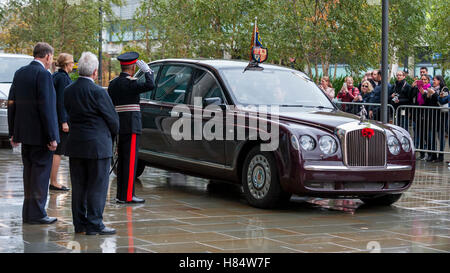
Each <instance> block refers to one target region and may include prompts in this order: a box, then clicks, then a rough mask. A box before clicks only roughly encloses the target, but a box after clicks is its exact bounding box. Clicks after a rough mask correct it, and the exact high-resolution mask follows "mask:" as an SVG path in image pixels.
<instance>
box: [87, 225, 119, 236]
mask: <svg viewBox="0 0 450 273" xmlns="http://www.w3.org/2000/svg"><path fill="white" fill-rule="evenodd" d="M113 234H116V230H115V229H113V228H107V227H105V228H103V229H102V230H95V231H86V235H113Z"/></svg>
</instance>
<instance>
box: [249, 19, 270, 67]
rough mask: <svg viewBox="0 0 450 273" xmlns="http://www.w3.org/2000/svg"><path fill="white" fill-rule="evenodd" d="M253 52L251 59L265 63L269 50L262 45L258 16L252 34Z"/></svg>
mask: <svg viewBox="0 0 450 273" xmlns="http://www.w3.org/2000/svg"><path fill="white" fill-rule="evenodd" d="M251 47H252V53H251V58H250V61H254V62H256V63H263V62H265V61H266V60H267V57H268V51H267V48H265V47H263V46H262V43H261V37H260V36H259V30H258V18H255V28H254V30H253V36H252V46H251Z"/></svg>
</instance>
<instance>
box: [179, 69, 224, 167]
mask: <svg viewBox="0 0 450 273" xmlns="http://www.w3.org/2000/svg"><path fill="white" fill-rule="evenodd" d="M196 98H197V99H196ZM213 98H220V103H216V104H222V105H226V99H225V96H224V93H223V90H222V88H221V87H220V84H219V83H218V81H217V79H216V78H215V76H214V75H213V74H212V73H211V72H209V71H208V70H206V69H202V68H196V70H195V75H194V80H193V83H192V89H191V92H189V94H188V100H187V101H188V104H189V107H190V108H191V109H192V110H191V112H192V113H193V116H192V118H191V137H192V139H193V140H192V141H191V142H190V143H189V144H188V145H186V154H187V155H189V157H191V158H192V159H195V160H199V161H206V162H210V163H215V164H220V165H224V164H225V140H224V139H225V137H226V135H225V129H226V128H225V127H226V126H225V118H226V116H225V111H223V110H222V109H221V108H220V107H219V106H218V105H215V106H216V107H215V108H216V110H208V109H205V106H206V105H205V99H213ZM196 100H197V103H195V101H196ZM198 102H201V104H202V105H198ZM216 111H220V112H221V117H220V116H218V118H216V120H217V121H219V122H220V123H221V124H220V126H211V125H212V124H213V123H212V122H210V123H209V126H210V127H209V128H208V127H207V125H208V122H209V121H211V120H212V119H213V118H214V116H215V112H216ZM202 112H203V114H202V115H198V114H197V113H202ZM204 129H205V130H204ZM200 130H201V131H202V132H201V135H200V134H199V133H200ZM216 130H219V131H217V133H218V134H217V136H221V138H220V137H219V138H216V137H214V139H211V138H212V135H210V136H209V137H208V136H207V135H206V134H205V131H209V132H212V133H214V135H215V136H216V134H215V133H216ZM200 136H201V139H200V140H199V139H198V138H199V137H200Z"/></svg>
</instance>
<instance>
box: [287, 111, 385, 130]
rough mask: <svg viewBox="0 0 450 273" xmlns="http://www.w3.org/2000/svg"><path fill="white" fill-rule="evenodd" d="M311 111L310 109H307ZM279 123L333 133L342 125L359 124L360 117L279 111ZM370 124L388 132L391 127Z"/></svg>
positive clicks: (326, 112) (374, 123) (330, 112)
mask: <svg viewBox="0 0 450 273" xmlns="http://www.w3.org/2000/svg"><path fill="white" fill-rule="evenodd" d="M309 110H311V109H309ZM279 119H280V122H281V123H283V124H285V125H287V126H289V125H295V124H298V125H307V126H313V127H317V128H320V129H325V130H328V131H330V132H334V130H335V129H336V128H337V127H340V126H342V125H344V124H348V123H355V122H360V121H361V119H360V117H358V116H356V115H352V114H349V113H345V112H342V111H337V110H323V111H307V110H304V111H299V110H296V111H291V110H284V109H280V114H279ZM370 123H371V124H373V125H376V126H378V127H379V128H382V129H385V130H390V129H391V126H389V125H386V124H383V123H381V122H378V121H373V120H371V121H370Z"/></svg>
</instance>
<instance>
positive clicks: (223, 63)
mask: <svg viewBox="0 0 450 273" xmlns="http://www.w3.org/2000/svg"><path fill="white" fill-rule="evenodd" d="M157 62H183V63H191V64H199V65H205V66H210V67H213V68H215V69H217V70H221V69H226V68H239V69H242V70H243V69H244V68H246V67H247V66H248V63H249V62H247V61H242V60H220V59H164V60H157V61H155V62H154V63H157ZM260 66H261V67H263V68H272V69H278V70H286V71H295V72H300V73H302V74H304V73H303V72H301V71H297V70H294V69H290V68H287V67H283V66H278V65H272V64H260Z"/></svg>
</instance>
